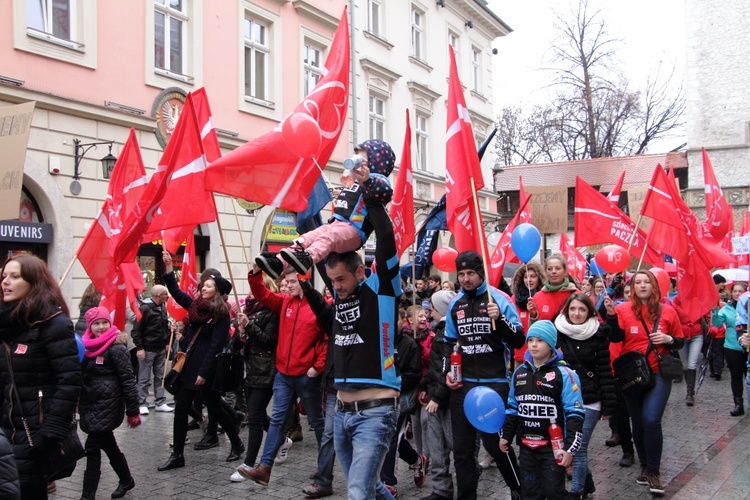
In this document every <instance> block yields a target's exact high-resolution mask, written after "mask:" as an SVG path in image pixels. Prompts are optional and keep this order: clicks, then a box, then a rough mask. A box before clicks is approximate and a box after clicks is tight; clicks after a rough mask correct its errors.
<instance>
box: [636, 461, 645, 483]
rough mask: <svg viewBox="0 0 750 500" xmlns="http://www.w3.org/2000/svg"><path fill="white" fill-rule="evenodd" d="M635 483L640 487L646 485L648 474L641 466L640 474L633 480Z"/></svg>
mask: <svg viewBox="0 0 750 500" xmlns="http://www.w3.org/2000/svg"><path fill="white" fill-rule="evenodd" d="M635 482H636V483H637V484H640V485H641V486H643V485H646V484H648V472H647V471H646V468H645V467H643V466H641V474H640V475H639V476H638V477H637V478H635Z"/></svg>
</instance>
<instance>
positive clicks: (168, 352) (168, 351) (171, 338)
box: [161, 325, 175, 389]
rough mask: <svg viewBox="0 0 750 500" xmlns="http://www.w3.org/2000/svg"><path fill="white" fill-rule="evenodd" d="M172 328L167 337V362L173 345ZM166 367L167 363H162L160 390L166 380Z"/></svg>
mask: <svg viewBox="0 0 750 500" xmlns="http://www.w3.org/2000/svg"><path fill="white" fill-rule="evenodd" d="M174 328H175V326H174V325H172V328H171V330H172V333H171V334H170V335H169V346H167V360H169V356H171V355H172V346H173V345H174ZM167 366H168V363H164V373H163V374H162V376H161V388H162V389H164V379H165V378H167Z"/></svg>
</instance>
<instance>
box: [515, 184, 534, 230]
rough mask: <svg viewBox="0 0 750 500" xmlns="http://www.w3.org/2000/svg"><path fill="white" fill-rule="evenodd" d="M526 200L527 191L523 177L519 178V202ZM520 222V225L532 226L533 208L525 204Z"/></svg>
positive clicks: (520, 215)
mask: <svg viewBox="0 0 750 500" xmlns="http://www.w3.org/2000/svg"><path fill="white" fill-rule="evenodd" d="M525 199H526V190H525V189H524V187H523V177H521V176H518V200H519V201H522V200H525ZM518 222H519V223H520V224H532V222H531V207H529V206H528V205H527V204H524V208H523V210H522V211H521V212H520V214H519V219H518Z"/></svg>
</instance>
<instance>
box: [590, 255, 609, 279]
mask: <svg viewBox="0 0 750 500" xmlns="http://www.w3.org/2000/svg"><path fill="white" fill-rule="evenodd" d="M589 271H591V274H593V275H596V276H603V275H605V274H607V271H605V270H604V269H602V267H601V266H600V265H599V263H598V262H597V261H596V259H591V262H589Z"/></svg>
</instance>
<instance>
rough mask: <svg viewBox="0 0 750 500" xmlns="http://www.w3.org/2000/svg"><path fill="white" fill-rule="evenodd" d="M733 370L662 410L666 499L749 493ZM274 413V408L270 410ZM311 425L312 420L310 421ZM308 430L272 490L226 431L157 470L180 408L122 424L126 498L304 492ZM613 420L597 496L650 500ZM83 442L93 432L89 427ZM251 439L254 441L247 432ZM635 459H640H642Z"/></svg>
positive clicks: (310, 456)
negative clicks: (134, 425) (129, 484)
mask: <svg viewBox="0 0 750 500" xmlns="http://www.w3.org/2000/svg"><path fill="white" fill-rule="evenodd" d="M728 376H729V374H728V372H727V370H725V371H724V378H723V379H722V380H721V381H719V382H717V381H714V380H713V379H709V378H707V379H706V381H705V382H704V384H703V387H701V389H700V391H699V393H698V396H697V398H696V405H695V406H694V407H692V408H688V407H686V406H685V403H684V397H685V385H684V383H683V384H679V385H674V386H673V388H672V395H671V397H670V400H669V404H668V406H667V411H666V414H665V417H664V433H665V439H664V455H663V459H662V471H661V474H662V482H663V484H664V485H665V486H666V490H667V494H666V498H676V499H677V498H679V499H686V500H688V499H689V500H697V499H708V498H715V499H731V500H736V499H741V498H750V432H749V431H750V418H748V417H747V416H745V417H743V418H738V417H730V416H729V411H730V410H731V408H732V405H731V401H732V397H731V393H730V389H729V380H728ZM269 411H270V408H269ZM303 422H304V420H303ZM303 428H304V429H305V438H304V440H303V441H302V442H298V443H295V444H294V445H293V446H292V448H291V450H290V454H289V459H288V461H287V462H286V463H284V464H282V465H278V466H276V467H274V469H273V472H272V475H271V481H270V484H269V486H268V487H267V488H263V487H261V486H258V485H255V484H254V483H252V482H249V481H247V482H244V483H231V482H230V481H229V476H230V475H231V474H232V472H234V469H235V467H236V466H237V465H239V464H240V462H234V463H227V462H225V461H224V459H225V458H226V456H227V454H228V453H229V445H228V441H227V440H226V438H225V437H224V436H223V435H222V436H221V437H220V443H221V446H220V447H218V448H213V449H210V450H206V451H195V450H193V447H192V444H190V445H188V446H186V452H185V462H186V466H185V467H184V468H182V469H177V470H174V471H169V472H158V471H157V470H156V468H157V466H159V465H160V464H162V463H163V462H164V461H166V459H167V457H168V456H169V443H170V442H171V439H172V414H171V413H155V412H154V411H153V410H152V412H151V414H150V415H148V416H145V417H143V424H142V425H141V426H140V427H139V428H138V429H135V430H131V429H127V428H125V426H122V427H121V428H120V429H118V431H117V432H116V435H117V439H118V442H119V443H120V446H121V448H122V450H123V451H124V453H125V455H126V456H127V458H128V461H129V462H130V466H131V468H132V472H133V476H134V477H135V481H136V488H135V489H134V490H132V491H131V492H130V493H129V494H128V495H127V496H126V498H130V499H144V500H145V499H161V498H180V499H193V498H225V499H227V498H278V499H289V498H304V495H303V494H302V493H301V489H302V488H303V487H304V486H306V485H308V484H309V483H310V482H311V481H310V479H309V476H310V475H311V474H312V473H313V471H314V470H315V467H316V464H315V457H316V453H315V437H314V434H313V433H312V432H311V431H309V430H307V426H306V425H303ZM609 432H610V431H609V427H608V425H607V424H606V422H600V423H599V425H598V426H597V428H596V431H595V433H594V437H593V439H592V443H591V447H590V450H589V457H590V462H591V469H592V471H593V476H594V480H595V482H596V487H597V490H596V493H595V494H594V495H593V498H595V499H613V498H623V499H640V498H643V499H647V498H651V495H650V494H649V493H648V489H647V487H645V486H638V485H637V484H636V483H635V478H636V476H637V474H638V472H639V467H638V464H637V463H636V465H635V466H633V467H630V468H622V467H620V466H619V465H618V461H619V460H620V457H621V451H620V448H619V447H617V448H607V447H605V445H604V440H605V439H606V438H607V437H609ZM188 435H189V437H190V439H191V442H192V443H196V442H197V441H198V440H200V438H201V434H200V431H199V430H196V431H191V432H190V433H189V434H188ZM81 436H82V439H85V435H84V434H83V433H82V434H81ZM243 438H244V440H247V435H246V432H245V431H244V430H243ZM636 461H637V460H636ZM102 467H103V473H102V480H101V483H100V486H99V491H98V496H99V497H100V498H109V495H110V493H111V492H112V491H113V490H114V489H115V487H116V486H117V478H116V476H115V474H114V472H113V471H112V470H111V468H109V466H108V464H107V461H106V460H103V464H102ZM84 469H85V459H84V460H82V461H81V462H79V465H78V467H77V469H76V472H75V474H74V475H73V477H71V478H69V479H66V480H63V481H58V483H57V493H55V494H54V495H51V498H53V499H73V498H75V499H77V498H79V497H80V494H81V489H80V486H81V482H82V475H83V471H84ZM335 476H336V477H335V480H334V485H333V487H334V491H335V493H336V494H335V495H334V496H333V497H330V498H337V499H341V498H346V487H345V483H344V480H343V474H342V473H341V470H340V468H339V467H338V465H337V466H336V469H335ZM398 476H399V498H400V499H418V498H421V497H424V496H427V495H429V494H430V493H431V488H430V483H429V479H428V480H427V481H425V484H424V486H422V487H421V488H417V487H416V486H415V485H414V482H413V480H412V478H411V476H410V473H409V470H408V467H407V466H406V464H404V463H403V462H401V463H400V464H399V474H398ZM508 496H509V495H508V489H507V488H506V487H505V485H504V483H503V480H502V478H501V476H500V473H499V471H498V470H497V469H494V468H493V469H489V470H486V471H484V473H483V474H482V476H481V478H480V481H479V495H478V497H479V498H482V499H485V498H490V499H504V498H508Z"/></svg>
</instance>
